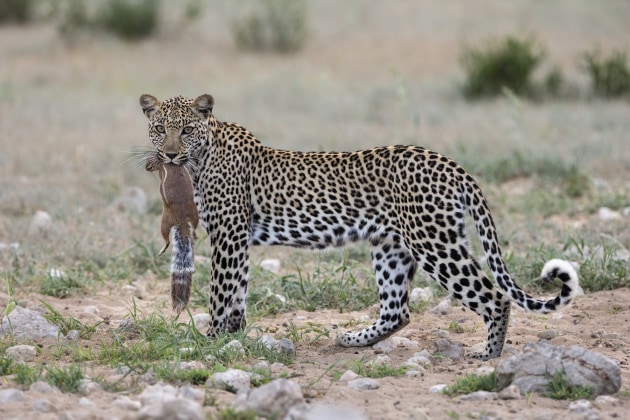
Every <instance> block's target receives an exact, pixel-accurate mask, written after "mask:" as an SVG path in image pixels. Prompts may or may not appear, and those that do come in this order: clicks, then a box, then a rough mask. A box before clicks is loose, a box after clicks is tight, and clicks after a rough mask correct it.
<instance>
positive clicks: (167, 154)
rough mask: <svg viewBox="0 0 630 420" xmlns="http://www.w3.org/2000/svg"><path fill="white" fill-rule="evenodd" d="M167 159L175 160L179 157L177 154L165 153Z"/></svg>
mask: <svg viewBox="0 0 630 420" xmlns="http://www.w3.org/2000/svg"><path fill="white" fill-rule="evenodd" d="M165 155H166V157H167V158H169V159H170V160H173V159H175V158H176V157H177V153H165Z"/></svg>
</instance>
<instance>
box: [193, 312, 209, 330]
mask: <svg viewBox="0 0 630 420" xmlns="http://www.w3.org/2000/svg"><path fill="white" fill-rule="evenodd" d="M193 322H194V323H195V328H197V329H198V330H205V329H206V328H208V325H210V314H206V313H203V314H195V315H193Z"/></svg>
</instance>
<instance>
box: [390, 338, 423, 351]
mask: <svg viewBox="0 0 630 420" xmlns="http://www.w3.org/2000/svg"><path fill="white" fill-rule="evenodd" d="M390 340H391V342H392V344H394V345H395V346H396V347H404V348H406V349H417V348H418V347H420V343H418V342H417V341H413V340H410V339H408V338H405V337H392V338H390Z"/></svg>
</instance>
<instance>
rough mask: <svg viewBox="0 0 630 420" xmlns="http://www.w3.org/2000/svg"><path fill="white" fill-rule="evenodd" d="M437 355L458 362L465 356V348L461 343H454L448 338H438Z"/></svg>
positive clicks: (436, 344) (436, 342)
mask: <svg viewBox="0 0 630 420" xmlns="http://www.w3.org/2000/svg"><path fill="white" fill-rule="evenodd" d="M435 346H436V347H437V353H438V354H440V355H442V356H445V357H448V358H449V359H451V360H453V361H458V360H460V359H461V358H462V356H463V355H464V346H463V345H462V344H461V343H456V342H453V341H451V340H449V339H447V338H438V339H437V340H435Z"/></svg>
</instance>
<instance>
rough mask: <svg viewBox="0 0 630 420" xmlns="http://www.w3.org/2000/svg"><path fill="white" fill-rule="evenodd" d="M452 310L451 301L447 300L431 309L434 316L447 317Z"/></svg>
mask: <svg viewBox="0 0 630 420" xmlns="http://www.w3.org/2000/svg"><path fill="white" fill-rule="evenodd" d="M450 310H451V299H449V298H446V299H444V300H443V301H441V302H440V303H438V304H437V306H435V307H434V308H433V309H431V311H430V312H431V313H432V314H436V315H446V314H448V313H449V311H450Z"/></svg>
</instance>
